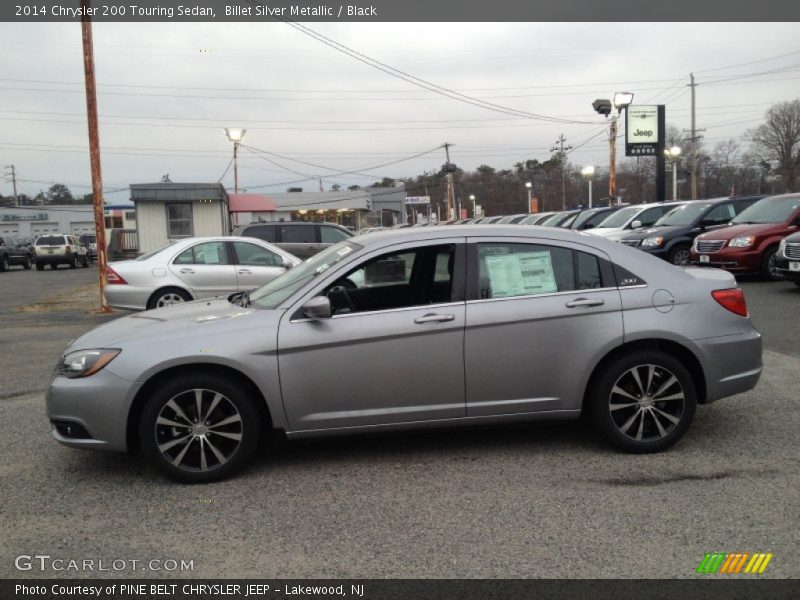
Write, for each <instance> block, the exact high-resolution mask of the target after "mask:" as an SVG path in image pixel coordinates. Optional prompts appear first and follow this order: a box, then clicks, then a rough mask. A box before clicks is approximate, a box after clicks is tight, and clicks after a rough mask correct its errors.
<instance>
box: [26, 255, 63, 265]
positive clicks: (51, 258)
mask: <svg viewBox="0 0 800 600" xmlns="http://www.w3.org/2000/svg"><path fill="white" fill-rule="evenodd" d="M33 260H34V261H35V262H37V263H40V264H43V265H66V264H68V263H70V262H72V254H37V255H36V256H34V257H33Z"/></svg>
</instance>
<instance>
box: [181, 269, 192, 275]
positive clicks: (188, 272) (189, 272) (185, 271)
mask: <svg viewBox="0 0 800 600" xmlns="http://www.w3.org/2000/svg"><path fill="white" fill-rule="evenodd" d="M181 273H183V274H184V275H190V274H192V273H194V269H181Z"/></svg>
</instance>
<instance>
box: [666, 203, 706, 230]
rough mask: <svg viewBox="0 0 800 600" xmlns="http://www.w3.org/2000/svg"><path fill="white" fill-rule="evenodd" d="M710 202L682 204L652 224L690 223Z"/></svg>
mask: <svg viewBox="0 0 800 600" xmlns="http://www.w3.org/2000/svg"><path fill="white" fill-rule="evenodd" d="M710 206H712V205H711V204H695V203H692V204H684V205H683V206H678V207H676V208H673V209H672V210H671V211H669V212H668V213H667V214H665V215H664V216H663V217H661V218H660V219H659V220H658V221H656V222H655V224H654V225H653V226H654V227H662V226H664V227H666V226H667V225H691V224H692V223H694V222H695V221H696V220H697V218H698V217H700V215H702V214H703V213H705V212H706V210H708V208H709V207H710Z"/></svg>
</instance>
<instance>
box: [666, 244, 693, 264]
mask: <svg viewBox="0 0 800 600" xmlns="http://www.w3.org/2000/svg"><path fill="white" fill-rule="evenodd" d="M669 262H671V263H672V264H673V265H675V266H676V267H685V266H687V265H688V264H689V246H687V245H685V244H679V245H677V246H675V247H674V248H673V249H672V250H670V251H669Z"/></svg>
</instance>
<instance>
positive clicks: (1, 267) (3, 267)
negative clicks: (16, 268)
mask: <svg viewBox="0 0 800 600" xmlns="http://www.w3.org/2000/svg"><path fill="white" fill-rule="evenodd" d="M0 271H8V257H7V256H4V257H2V258H0Z"/></svg>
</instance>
